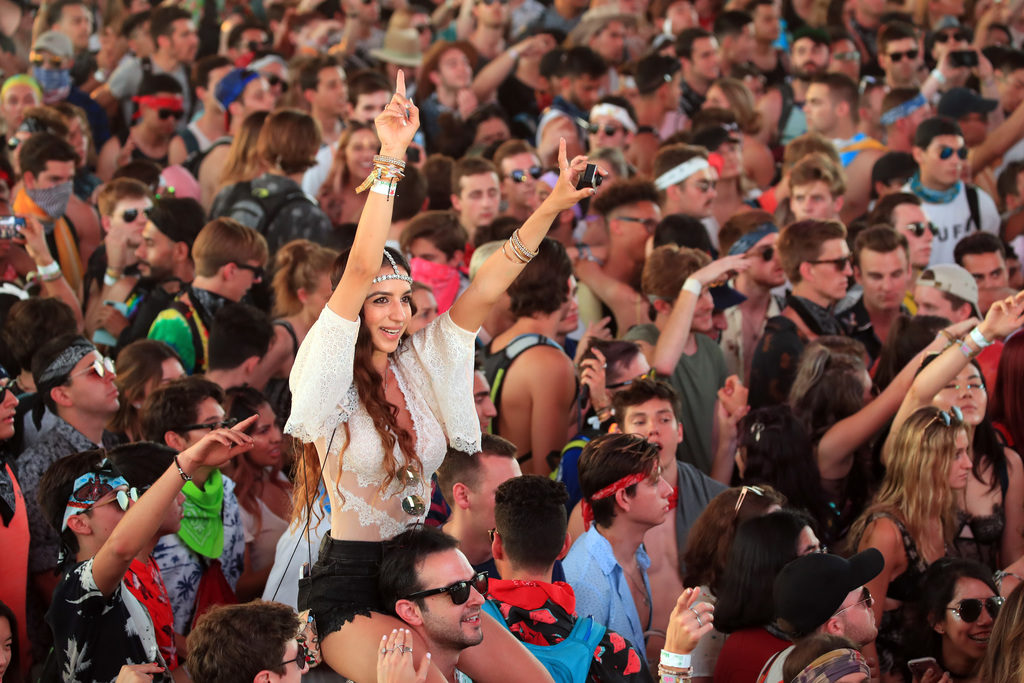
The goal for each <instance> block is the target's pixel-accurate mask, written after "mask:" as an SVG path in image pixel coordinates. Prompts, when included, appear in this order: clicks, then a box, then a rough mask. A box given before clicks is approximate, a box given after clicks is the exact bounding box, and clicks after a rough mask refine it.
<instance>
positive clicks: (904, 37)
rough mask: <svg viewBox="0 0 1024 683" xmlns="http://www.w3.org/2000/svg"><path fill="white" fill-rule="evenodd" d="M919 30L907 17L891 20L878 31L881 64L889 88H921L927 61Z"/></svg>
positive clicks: (879, 63) (879, 60)
mask: <svg viewBox="0 0 1024 683" xmlns="http://www.w3.org/2000/svg"><path fill="white" fill-rule="evenodd" d="M923 61H924V60H923V56H922V55H921V49H920V42H919V40H918V37H917V30H916V29H915V28H914V27H913V26H911V25H910V24H908V23H906V22H903V21H890V22H888V23H886V24H885V25H884V26H882V28H881V30H880V31H879V32H878V65H879V66H880V67H882V69H883V70H884V71H885V84H886V85H887V86H888V87H889V88H915V89H916V88H917V87H918V86H919V85H920V77H919V73H920V71H921V64H922V62H923Z"/></svg>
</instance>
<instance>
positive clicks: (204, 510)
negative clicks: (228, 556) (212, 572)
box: [178, 470, 224, 558]
mask: <svg viewBox="0 0 1024 683" xmlns="http://www.w3.org/2000/svg"><path fill="white" fill-rule="evenodd" d="M182 493H184V494H185V505H184V506H183V507H184V516H183V517H182V518H181V529H179V530H178V536H180V537H181V540H182V541H184V542H185V545H187V546H188V547H189V548H191V549H192V550H194V551H196V552H197V553H199V554H200V555H202V556H204V557H209V558H219V557H220V555H221V553H222V552H224V521H223V520H222V519H221V507H222V505H223V503H224V478H223V477H222V476H221V473H220V470H214V471H213V472H212V473H210V477H209V479H207V480H206V486H205V487H204V488H202V489H200V488H199V487H198V486H196V485H195V484H193V483H192V482H187V483H186V484H185V486H184V487H183V488H182Z"/></svg>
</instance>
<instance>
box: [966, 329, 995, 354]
mask: <svg viewBox="0 0 1024 683" xmlns="http://www.w3.org/2000/svg"><path fill="white" fill-rule="evenodd" d="M969 336H970V338H971V341H973V342H974V343H975V344H977V345H978V348H979V349H983V348H985V347H986V346H992V342H990V341H989V340H988V339H985V335H983V334H982V333H981V330H979V329H978V328H977V327H975V328H974V329H973V330H971V334H970V335H969Z"/></svg>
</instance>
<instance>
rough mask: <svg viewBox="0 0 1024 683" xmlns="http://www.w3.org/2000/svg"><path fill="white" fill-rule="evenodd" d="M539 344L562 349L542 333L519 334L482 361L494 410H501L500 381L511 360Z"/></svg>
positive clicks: (503, 377) (501, 381)
mask: <svg viewBox="0 0 1024 683" xmlns="http://www.w3.org/2000/svg"><path fill="white" fill-rule="evenodd" d="M541 344H544V345H546V346H553V347H555V348H556V349H558V350H559V351H561V350H563V349H562V347H561V345H559V343H558V342H556V341H554V340H553V339H549V338H547V337H545V336H544V335H542V334H521V335H519V336H518V337H516V338H515V339H513V340H512V341H511V342H509V344H508V346H506V347H505V348H503V349H502V350H501V351H498V352H497V353H495V354H493V355H491V356H490V357H488V358H487V359H486V360H485V361H484V374H485V375H487V380H488V381H489V382H490V383H491V401H492V402H493V403H494V408H495V409H496V410H499V411H500V410H501V408H500V405H501V388H502V383H503V381H504V379H505V373H506V372H507V371H508V369H509V367H510V366H511V365H512V361H514V360H515V359H516V358H517V357H518V356H519V354H521V353H522V352H523V351H526V350H527V349H530V348H533V347H534V346H539V345H541Z"/></svg>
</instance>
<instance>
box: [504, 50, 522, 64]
mask: <svg viewBox="0 0 1024 683" xmlns="http://www.w3.org/2000/svg"><path fill="white" fill-rule="evenodd" d="M505 54H507V55H508V56H509V57H511V58H512V61H513V62H516V61H519V50H517V49H515V48H514V47H510V48H509V49H508V50H507V51H506V52H505Z"/></svg>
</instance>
